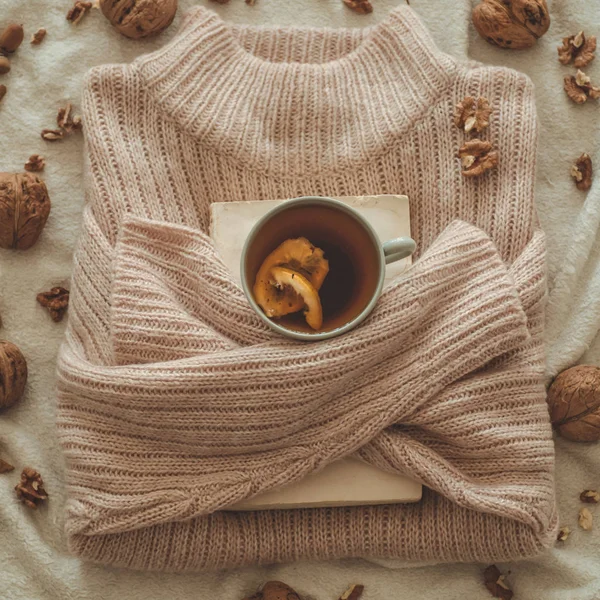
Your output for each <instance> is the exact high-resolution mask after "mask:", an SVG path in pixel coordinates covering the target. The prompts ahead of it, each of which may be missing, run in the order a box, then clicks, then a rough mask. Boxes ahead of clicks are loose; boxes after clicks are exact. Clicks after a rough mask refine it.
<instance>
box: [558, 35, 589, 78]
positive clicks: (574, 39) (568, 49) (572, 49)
mask: <svg viewBox="0 0 600 600" xmlns="http://www.w3.org/2000/svg"><path fill="white" fill-rule="evenodd" d="M595 51H596V36H594V35H591V36H590V37H586V35H585V33H583V31H580V32H579V33H577V34H576V35H570V36H569V37H566V38H563V45H562V46H560V47H559V48H558V60H559V61H560V62H561V63H562V64H563V65H568V64H569V63H570V62H571V61H573V66H574V67H576V68H577V69H581V68H582V67H585V66H586V65H588V64H589V63H591V62H592V61H593V60H594V57H595V55H594V53H595Z"/></svg>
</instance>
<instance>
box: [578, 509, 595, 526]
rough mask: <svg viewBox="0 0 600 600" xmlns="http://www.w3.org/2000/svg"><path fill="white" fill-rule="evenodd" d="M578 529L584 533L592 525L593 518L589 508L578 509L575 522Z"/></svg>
mask: <svg viewBox="0 0 600 600" xmlns="http://www.w3.org/2000/svg"><path fill="white" fill-rule="evenodd" d="M577 522H578V523H579V527H581V529H583V530H585V531H590V530H591V529H592V526H593V524H594V517H593V516H592V513H591V512H590V510H589V508H580V509H579V519H578V520H577Z"/></svg>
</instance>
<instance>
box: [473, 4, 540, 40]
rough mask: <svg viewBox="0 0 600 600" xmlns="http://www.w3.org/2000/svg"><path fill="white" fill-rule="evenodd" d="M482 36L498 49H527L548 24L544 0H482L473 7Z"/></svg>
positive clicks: (475, 22) (476, 24)
mask: <svg viewBox="0 0 600 600" xmlns="http://www.w3.org/2000/svg"><path fill="white" fill-rule="evenodd" d="M472 17H473V25H475V29H477V31H478V32H479V34H480V35H481V37H482V38H483V39H484V40H486V41H488V42H489V43H490V44H495V45H496V46H500V47H501V48H509V49H512V50H520V49H522V48H529V47H531V46H533V45H534V44H535V42H536V41H537V40H538V38H540V37H542V36H543V35H544V34H545V33H546V31H548V27H550V15H549V13H548V7H547V6H546V0H482V2H481V3H480V4H478V5H477V6H476V7H475V8H474V9H473V15H472Z"/></svg>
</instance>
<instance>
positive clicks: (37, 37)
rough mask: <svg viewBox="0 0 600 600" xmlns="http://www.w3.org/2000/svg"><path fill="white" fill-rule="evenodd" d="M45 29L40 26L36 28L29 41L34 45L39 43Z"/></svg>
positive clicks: (44, 33) (44, 34) (44, 35)
mask: <svg viewBox="0 0 600 600" xmlns="http://www.w3.org/2000/svg"><path fill="white" fill-rule="evenodd" d="M46 33H47V32H46V30H45V29H44V28H43V27H42V28H41V29H38V30H37V31H36V32H35V33H34V34H33V35H32V36H31V43H32V44H33V45H34V46H37V45H38V44H41V43H42V41H43V39H44V38H45V37H46Z"/></svg>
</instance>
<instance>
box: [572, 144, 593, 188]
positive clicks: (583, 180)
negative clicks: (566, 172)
mask: <svg viewBox="0 0 600 600" xmlns="http://www.w3.org/2000/svg"><path fill="white" fill-rule="evenodd" d="M571 177H572V178H573V179H574V180H575V185H576V186H577V189H578V190H581V191H582V192H587V190H589V189H590V188H591V187H592V159H591V158H590V156H589V155H588V154H585V153H584V154H582V155H581V156H580V157H579V158H578V159H577V161H576V162H575V164H574V165H573V166H572V167H571Z"/></svg>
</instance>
